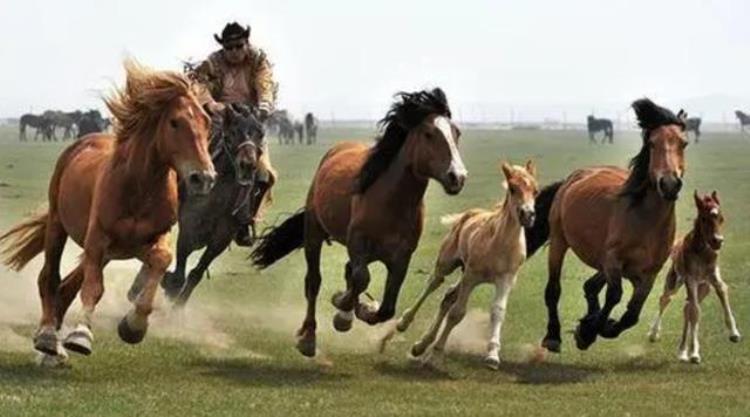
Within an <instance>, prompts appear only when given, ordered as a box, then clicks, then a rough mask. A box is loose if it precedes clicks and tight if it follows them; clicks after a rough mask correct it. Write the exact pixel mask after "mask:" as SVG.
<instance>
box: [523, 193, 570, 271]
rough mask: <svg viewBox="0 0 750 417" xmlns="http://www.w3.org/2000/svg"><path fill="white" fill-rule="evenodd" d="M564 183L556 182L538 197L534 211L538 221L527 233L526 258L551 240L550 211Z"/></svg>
mask: <svg viewBox="0 0 750 417" xmlns="http://www.w3.org/2000/svg"><path fill="white" fill-rule="evenodd" d="M563 182H564V181H558V182H554V183H552V184H550V185H548V186H546V187H544V188H542V191H541V192H540V193H539V195H538V196H536V201H535V203H534V211H535V212H536V220H535V221H534V226H533V227H531V228H529V229H524V230H525V231H526V257H527V258H531V256H532V255H533V254H534V253H535V252H536V251H537V250H539V248H541V247H542V246H543V245H544V244H545V243H546V242H547V239H549V211H550V208H552V202H553V201H555V195H557V190H559V189H560V186H562V185H563Z"/></svg>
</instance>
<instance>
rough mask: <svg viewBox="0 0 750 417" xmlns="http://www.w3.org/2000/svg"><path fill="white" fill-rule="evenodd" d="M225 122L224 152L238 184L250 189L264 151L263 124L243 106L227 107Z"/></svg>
mask: <svg viewBox="0 0 750 417" xmlns="http://www.w3.org/2000/svg"><path fill="white" fill-rule="evenodd" d="M222 119H223V120H222V134H223V143H222V145H221V146H223V147H224V149H223V151H224V152H225V153H226V156H227V157H228V158H229V160H230V161H231V165H232V169H233V170H234V175H235V179H236V180H237V182H238V183H240V184H241V185H250V184H251V183H252V182H253V180H254V178H255V171H256V167H257V165H258V159H260V157H261V154H262V152H263V148H264V147H263V140H264V136H265V130H264V129H263V123H262V122H261V121H260V119H259V118H258V115H257V114H256V113H255V112H254V109H253V108H251V107H248V106H245V105H242V104H231V105H227V106H226V107H225V109H224V111H223V118H222Z"/></svg>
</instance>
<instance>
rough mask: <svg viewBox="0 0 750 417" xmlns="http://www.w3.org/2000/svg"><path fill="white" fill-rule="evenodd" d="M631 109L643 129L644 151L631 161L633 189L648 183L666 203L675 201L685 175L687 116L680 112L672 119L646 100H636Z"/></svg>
mask: <svg viewBox="0 0 750 417" xmlns="http://www.w3.org/2000/svg"><path fill="white" fill-rule="evenodd" d="M633 108H634V109H635V111H636V115H637V116H638V122H639V124H640V126H641V128H642V129H643V148H642V149H641V152H640V153H639V155H638V156H636V157H635V158H634V159H633V162H632V165H633V171H634V174H635V176H634V178H636V180H637V181H640V182H642V184H638V183H637V181H636V182H635V183H633V184H632V186H633V187H634V188H640V189H642V186H643V184H644V183H646V182H648V183H650V184H653V185H654V186H655V187H656V190H657V192H658V193H659V195H660V196H662V197H663V198H664V199H665V200H668V201H675V200H677V198H678V197H679V194H680V190H681V189H682V176H683V175H684V174H685V148H686V147H687V145H688V141H687V139H686V137H685V119H686V118H687V114H686V113H685V112H684V111H682V110H680V112H679V113H678V114H677V115H675V114H674V113H672V112H671V111H670V110H668V109H666V108H663V107H659V106H657V105H656V104H654V103H653V102H652V101H651V100H649V99H641V100H637V101H635V102H634V103H633Z"/></svg>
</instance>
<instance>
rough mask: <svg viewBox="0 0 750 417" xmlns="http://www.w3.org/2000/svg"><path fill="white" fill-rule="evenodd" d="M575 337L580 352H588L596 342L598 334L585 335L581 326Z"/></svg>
mask: <svg viewBox="0 0 750 417" xmlns="http://www.w3.org/2000/svg"><path fill="white" fill-rule="evenodd" d="M573 336H574V337H575V339H576V347H577V348H578V350H587V349H588V348H589V347H590V346H591V345H592V344H594V341H595V340H596V333H584V331H583V330H582V327H581V326H578V327H576V330H575V332H574V333H573Z"/></svg>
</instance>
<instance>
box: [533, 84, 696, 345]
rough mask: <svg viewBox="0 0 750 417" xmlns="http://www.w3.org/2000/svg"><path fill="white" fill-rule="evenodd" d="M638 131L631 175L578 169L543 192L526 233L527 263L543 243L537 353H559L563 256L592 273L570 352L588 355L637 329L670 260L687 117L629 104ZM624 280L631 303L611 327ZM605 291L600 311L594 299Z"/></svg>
mask: <svg viewBox="0 0 750 417" xmlns="http://www.w3.org/2000/svg"><path fill="white" fill-rule="evenodd" d="M633 109H634V110H635V113H636V115H637V117H638V122H639V125H640V127H641V128H642V129H643V146H642V148H641V151H640V152H639V153H638V155H637V156H636V157H635V158H633V159H632V161H631V163H630V171H628V170H625V169H622V168H618V167H611V166H596V167H590V168H583V169H579V170H577V171H575V172H573V173H572V174H571V175H570V176H568V178H567V179H565V180H564V181H561V182H557V183H554V184H552V185H550V186H547V187H546V188H544V189H543V190H542V192H541V193H540V195H539V196H538V197H537V200H536V213H537V222H536V223H535V224H534V227H533V228H531V229H527V231H526V242H527V245H528V249H527V253H528V254H529V256H530V255H531V254H533V253H534V252H535V251H536V250H537V249H539V248H540V247H541V246H542V245H543V244H544V243H545V242H546V241H547V240H548V239H549V242H550V243H549V259H548V267H549V281H548V283H547V288H546V292H545V300H546V304H547V309H548V314H549V321H548V324H547V335H546V336H545V337H544V340H543V342H542V345H543V346H544V347H545V348H547V349H548V350H550V351H552V352H559V351H560V344H561V340H560V320H559V318H558V313H557V303H558V301H559V299H560V272H561V270H562V265H563V260H564V258H565V253H566V252H567V251H568V249H572V250H573V252H574V253H575V254H576V255H577V256H578V257H579V258H580V259H581V260H582V261H583V262H584V263H585V264H586V265H588V266H590V267H591V268H594V269H596V270H597V273H596V274H594V276H592V277H591V278H589V279H588V280H587V281H586V283H585V284H584V286H583V289H584V292H585V294H586V301H587V303H588V312H587V313H586V316H585V317H584V318H583V319H581V322H580V324H579V326H578V327H577V328H576V332H575V338H576V345H577V346H578V348H579V349H582V350H585V349H587V348H588V347H589V346H590V345H591V344H592V343H594V341H595V340H596V337H597V335H599V336H602V337H604V338H615V337H617V336H618V335H619V334H620V333H621V332H622V331H624V330H625V329H628V328H630V327H632V326H633V325H635V324H636V322H637V321H638V316H639V315H640V312H641V308H642V307H643V303H644V302H645V301H646V298H647V297H648V295H649V293H650V292H651V287H652V286H653V284H654V279H655V278H656V275H657V274H658V272H659V270H661V268H662V265H664V262H665V261H666V260H667V258H668V257H669V253H670V249H671V248H672V244H673V243H674V237H675V201H676V200H677V197H678V195H679V192H680V189H681V187H682V176H683V175H684V173H685V160H684V150H685V147H686V146H687V144H688V142H687V140H686V138H685V122H684V120H685V116H686V115H685V114H684V112H682V111H680V113H679V114H677V115H675V114H674V113H672V112H671V111H669V110H667V109H665V108H662V107H659V106H657V105H656V104H654V103H653V102H652V101H651V100H649V99H640V100H637V101H635V102H634V103H633ZM622 278H627V279H628V280H630V281H631V283H632V284H633V287H634V291H633V296H632V298H631V299H630V302H629V303H628V306H627V310H626V312H625V313H624V314H623V316H622V317H621V318H620V320H619V321H615V320H613V319H610V318H609V315H610V313H611V312H612V309H613V308H614V307H615V306H616V305H617V304H618V303H619V302H620V299H621V297H622ZM605 285H606V286H607V293H606V301H605V303H604V307H600V305H599V293H600V292H601V290H602V288H603V287H604V286H605Z"/></svg>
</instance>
